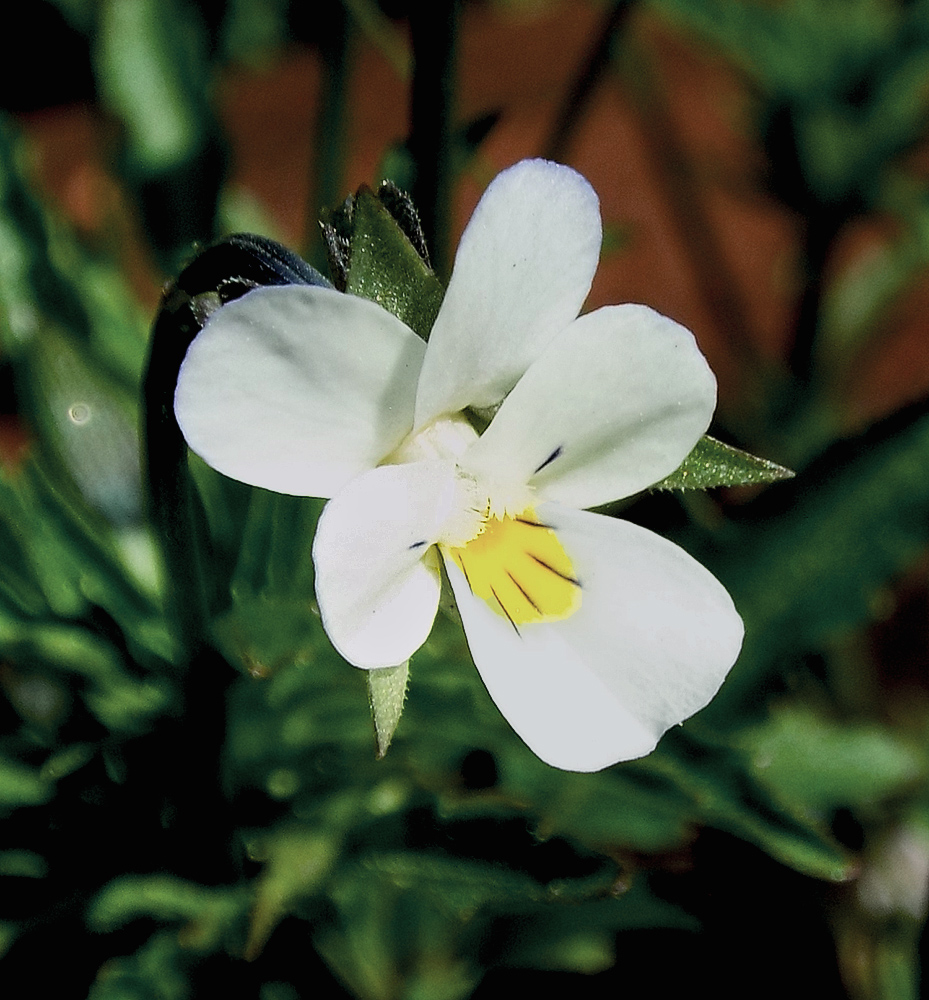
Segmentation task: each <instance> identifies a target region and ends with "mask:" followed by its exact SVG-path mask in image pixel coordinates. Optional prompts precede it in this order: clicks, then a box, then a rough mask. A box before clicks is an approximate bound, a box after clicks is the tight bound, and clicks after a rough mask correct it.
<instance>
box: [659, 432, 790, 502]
mask: <svg viewBox="0 0 929 1000" xmlns="http://www.w3.org/2000/svg"><path fill="white" fill-rule="evenodd" d="M793 475H794V474H793V472H791V470H790V469H785V468H784V466H783V465H778V464H777V462H770V461H768V460H767V459H766V458H759V457H758V456H757V455H752V454H749V452H747V451H742V450H741V449H739V448H733V447H732V445H729V444H723V442H722V441H717V440H716V438H713V437H710V435H709V434H704V435H703V437H702V438H701V439H700V440H699V441H698V442H697V444H696V446H695V447H694V450H693V451H692V452H691V453H690V454H689V455H688V456H687V458H685V459H684V461H683V462H682V463H681V464H680V466H679V467H678V468H677V469H676V470H675V471H674V472H672V473H671V475H670V476H666V477H665V478H664V479H662V480H661V482H660V483H656V484H655V485H654V486H653V487H652V489H654V490H709V489H712V488H713V487H714V486H755V485H761V484H762V483H776V482H779V481H780V480H782V479H791V478H792V477H793Z"/></svg>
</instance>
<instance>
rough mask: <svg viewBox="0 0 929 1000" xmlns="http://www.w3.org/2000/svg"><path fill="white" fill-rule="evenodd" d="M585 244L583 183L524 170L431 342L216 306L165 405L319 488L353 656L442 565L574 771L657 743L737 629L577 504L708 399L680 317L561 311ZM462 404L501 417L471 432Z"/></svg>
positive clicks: (234, 465)
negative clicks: (325, 501) (325, 500)
mask: <svg viewBox="0 0 929 1000" xmlns="http://www.w3.org/2000/svg"><path fill="white" fill-rule="evenodd" d="M600 242H601V229H600V213H599V205H598V201H597V197H596V195H595V193H594V191H593V189H592V188H591V187H590V185H589V184H588V183H587V181H586V180H584V178H583V177H581V176H580V175H579V174H577V173H575V172H574V171H573V170H570V169H569V168H567V167H563V166H559V165H557V164H554V163H549V162H545V161H542V160H530V161H524V162H522V163H519V164H517V165H516V166H514V167H512V168H510V169H509V170H506V171H504V172H503V173H502V174H500V175H499V176H498V177H497V178H496V179H495V180H494V182H493V183H492V184H491V185H490V187H489V188H488V189H487V191H486V192H485V194H484V196H483V198H482V199H481V201H480V204H479V205H478V207H477V209H476V211H475V213H474V216H473V217H472V219H471V221H470V223H469V225H468V227H467V229H466V231H465V233H464V235H463V237H462V240H461V244H460V246H459V249H458V254H457V257H456V259H455V267H454V273H453V274H452V277H451V281H450V283H449V286H448V291H447V293H446V295H445V298H444V301H443V303H442V307H441V310H440V312H439V315H438V318H437V319H436V322H435V325H434V327H433V329H432V333H431V336H430V339H429V343H428V346H427V345H426V344H425V343H424V342H423V341H422V340H421V339H420V338H419V337H417V336H416V335H415V334H414V333H413V332H412V331H411V330H409V329H408V328H407V327H406V326H405V325H404V324H403V323H402V322H400V320H398V319H396V318H395V317H394V316H393V315H391V314H390V313H388V312H386V311H385V310H384V309H382V308H381V307H380V306H378V305H376V304H375V303H373V302H370V301H368V300H365V299H361V298H356V297H353V296H350V295H345V294H342V293H339V292H336V291H333V290H329V289H324V288H311V287H304V286H288V287H284V288H262V289H258V290H256V291H253V292H250V293H249V294H247V295H246V296H244V297H243V298H241V299H239V300H237V301H235V302H233V303H231V304H230V305H227V306H225V307H223V308H222V309H220V310H218V311H217V312H216V313H214V314H213V316H211V318H210V320H209V321H208V323H207V324H206V326H205V327H204V329H203V330H202V332H201V333H200V334H199V335H198V336H197V338H196V339H195V340H194V342H193V344H192V345H191V348H190V351H189V353H188V355H187V358H186V359H185V361H184V364H183V367H182V369H181V373H180V379H179V382H178V388H177V396H176V400H175V409H176V413H177V417H178V421H179V423H180V426H181V428H182V429H183V432H184V434H185V436H186V438H187V441H188V442H189V444H190V446H191V448H192V449H193V450H194V451H195V452H197V453H198V454H199V455H201V456H202V457H203V458H204V459H205V461H206V462H208V463H209V464H210V465H211V466H213V467H214V468H215V469H218V470H219V471H220V472H223V473H225V474H226V475H228V476H231V477H233V478H234V479H238V480H241V481H242V482H246V483H251V484H253V485H255V486H263V487H265V488H266V489H270V490H275V491H277V492H280V493H291V494H296V495H299V496H316V497H331V498H332V499H331V500H330V502H329V503H328V504H327V506H326V508H325V510H324V512H323V515H322V517H321V519H320V522H319V527H318V529H317V534H316V541H315V544H314V547H313V559H314V561H315V566H316V593H317V599H318V602H319V607H320V612H321V614H322V620H323V624H324V626H325V628H326V631H327V633H328V634H329V637H330V639H331V640H332V642H333V644H334V645H335V646H336V648H337V649H338V650H339V652H340V653H341V654H342V656H344V657H345V659H346V660H348V661H349V662H350V663H353V664H355V665H356V666H358V667H364V668H377V667H385V666H391V665H396V664H399V663H402V662H404V661H405V660H407V659H408V658H409V657H410V655H411V654H413V653H415V652H416V650H417V649H418V648H419V647H420V646H421V645H422V643H423V642H424V641H425V640H426V638H427V636H428V635H429V632H430V629H431V628H432V624H433V620H434V618H435V614H436V610H437V607H438V604H439V595H440V590H441V564H444V567H445V572H446V573H447V575H448V579H449V581H450V583H451V586H452V589H453V591H454V594H455V598H456V601H457V604H458V609H459V611H460V614H461V619H462V622H463V624H464V629H465V633H466V636H467V640H468V645H469V647H470V649H471V654H472V656H473V658H474V662H475V664H476V666H477V668H478V670H479V671H480V674H481V677H482V678H483V680H484V683H485V685H486V686H487V689H488V691H489V692H490V695H491V697H492V698H493V700H494V701H495V702H496V704H497V706H498V708H499V709H500V711H501V712H502V713H503V715H504V716H505V717H506V719H507V720H508V721H509V723H510V724H511V725H512V726H513V728H514V729H515V730H516V732H517V733H518V734H519V735H520V736H521V737H522V739H523V740H524V741H525V742H526V743H527V744H528V745H529V747H530V748H531V749H532V750H533V751H535V753H536V754H537V755H538V756H539V757H541V758H542V759H543V760H544V761H547V762H548V763H550V764H553V765H554V766H556V767H560V768H564V769H567V770H576V771H594V770H598V769H600V768H603V767H606V766H607V765H609V764H612V763H615V762H617V761H620V760H628V759H631V758H634V757H639V756H642V755H644V754H647V753H649V752H650V751H651V750H652V749H654V747H655V745H656V743H657V741H658V739H659V738H660V737H661V735H662V733H664V732H665V730H667V729H668V728H669V727H670V726H673V725H675V724H677V723H679V722H681V721H682V720H684V719H686V718H687V717H688V716H690V715H692V714H693V713H694V712H696V711H697V710H698V709H700V708H702V707H703V706H704V705H706V704H707V703H708V702H709V700H710V699H711V698H712V697H713V695H714V694H715V693H716V691H717V689H718V688H719V686H720V684H721V683H722V681H723V679H724V678H725V676H726V673H727V672H728V670H729V668H730V667H731V665H732V663H733V662H734V660H735V658H736V656H737V655H738V651H739V648H740V645H741V641H742V622H741V620H740V618H739V616H738V614H737V613H736V611H735V609H734V607H733V605H732V601H731V600H730V598H729V595H728V594H727V593H726V591H725V590H724V589H723V587H722V586H721V585H720V584H719V582H718V581H717V580H716V579H715V578H714V577H713V576H712V575H711V574H710V573H709V572H708V571H707V570H705V569H704V568H703V567H702V566H701V565H700V564H699V563H697V562H696V561H695V560H694V559H692V558H691V557H690V556H689V555H688V554H687V553H685V552H684V551H683V550H682V549H680V548H679V547H677V546H676V545H674V544H673V543H671V542H669V541H667V540H666V539H664V538H661V537H660V536H658V535H656V534H653V533H652V532H650V531H647V530H645V529H643V528H641V527H638V526H636V525H634V524H631V523H629V522H626V521H622V520H617V519H614V518H610V517H606V516H603V515H600V514H595V513H591V512H589V511H588V510H587V509H586V508H589V507H594V506H597V505H600V504H604V503H606V502H608V501H611V500H616V499H619V498H622V497H627V496H630V495H632V494H634V493H637V492H638V491H640V490H643V489H645V488H647V487H648V486H650V485H653V484H654V483H656V482H658V481H659V480H661V479H662V478H663V477H664V476H666V475H668V474H669V473H671V472H672V471H674V470H675V469H676V468H677V467H678V466H679V465H680V463H681V462H682V461H683V459H684V458H685V457H686V456H687V454H688V453H689V452H690V450H691V448H692V447H693V446H694V445H695V444H696V442H697V440H698V439H699V438H700V437H701V435H702V434H703V433H704V431H705V430H706V429H707V426H708V425H709V422H710V418H711V416H712V413H713V409H714V407H715V401H716V383H715V379H714V378H713V375H712V373H711V372H710V370H709V368H708V366H707V364H706V361H705V360H704V358H703V356H702V354H701V353H700V351H699V349H698V348H697V346H696V344H695V342H694V339H693V337H692V336H691V334H690V333H689V332H688V331H687V330H685V329H684V328H683V327H681V326H679V325H678V324H676V323H674V322H672V321H671V320H669V319H666V318H665V317H663V316H660V315H659V314H658V313H656V312H653V311H652V310H650V309H647V308H646V307H644V306H638V305H624V306H613V307H606V308H602V309H598V310H596V311H595V312H592V313H589V314H587V315H585V316H581V317H580V318H578V313H579V312H580V308H581V305H582V304H583V302H584V299H585V298H586V296H587V293H588V290H589V288H590V284H591V281H592V279H593V276H594V272H595V270H596V267H597V262H598V258H599V253H600ZM496 407H499V409H496V410H495V408H496ZM475 411H478V412H479V413H481V414H483V415H484V416H485V419H486V416H487V415H488V414H493V417H492V420H491V422H490V424H489V425H488V426H487V428H486V430H484V432H483V434H480V435H479V434H478V432H477V431H476V430H475V429H474V416H473V415H474V413H475Z"/></svg>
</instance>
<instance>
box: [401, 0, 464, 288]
mask: <svg viewBox="0 0 929 1000" xmlns="http://www.w3.org/2000/svg"><path fill="white" fill-rule="evenodd" d="M457 22H458V2H457V0H431V2H430V0H419V2H417V3H414V4H413V5H412V9H411V11H410V33H411V35H412V41H413V83H412V91H411V95H410V96H411V99H410V139H409V150H410V154H411V156H412V158H413V162H414V165H415V171H416V180H415V182H414V185H413V191H412V192H411V193H412V195H413V201H414V203H415V205H416V207H417V209H418V211H419V214H420V220H421V222H422V226H423V232H424V234H425V236H426V244H427V245H428V247H429V249H430V250H431V252H432V261H433V266H434V268H435V271H436V273H437V274H438V275H439V276H440V277H443V276H447V274H448V266H449V253H448V238H449V228H450V227H449V206H450V201H451V142H450V136H451V122H452V102H453V94H454V81H455V34H456V28H457Z"/></svg>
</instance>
